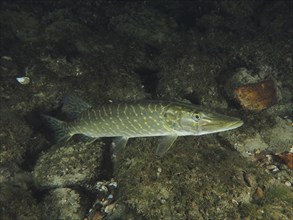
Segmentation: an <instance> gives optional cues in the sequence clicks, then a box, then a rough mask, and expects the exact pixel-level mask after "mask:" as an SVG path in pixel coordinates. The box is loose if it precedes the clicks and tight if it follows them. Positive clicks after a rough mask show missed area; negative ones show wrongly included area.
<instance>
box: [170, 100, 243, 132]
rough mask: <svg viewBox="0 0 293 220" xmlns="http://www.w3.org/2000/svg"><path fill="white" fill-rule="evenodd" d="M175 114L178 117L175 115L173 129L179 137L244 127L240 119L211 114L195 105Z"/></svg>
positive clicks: (183, 108)
mask: <svg viewBox="0 0 293 220" xmlns="http://www.w3.org/2000/svg"><path fill="white" fill-rule="evenodd" d="M174 113H175V115H176V116H174V115H173V129H174V130H176V132H177V133H178V134H179V135H204V134H211V133H217V132H222V131H228V130H232V129H235V128H238V127H240V126H241V125H243V121H242V120H241V119H240V118H236V117H230V116H226V115H223V114H219V113H215V112H211V111H208V110H206V109H204V108H202V107H200V106H195V105H189V106H183V107H181V108H180V110H176V111H174ZM174 125H175V126H174Z"/></svg>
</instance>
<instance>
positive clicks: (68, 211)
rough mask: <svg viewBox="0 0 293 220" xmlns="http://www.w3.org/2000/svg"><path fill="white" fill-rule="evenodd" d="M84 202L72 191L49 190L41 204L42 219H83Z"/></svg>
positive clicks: (65, 189)
mask: <svg viewBox="0 0 293 220" xmlns="http://www.w3.org/2000/svg"><path fill="white" fill-rule="evenodd" d="M84 205H86V203H85V200H84V199H83V197H82V196H81V194H80V193H78V192H77V191H76V190H74V189H70V188H58V189H54V190H51V191H50V192H49V193H48V194H47V195H46V196H45V198H44V199H43V200H42V202H41V210H42V219H44V220H51V219H68V220H69V219H70V220H80V219H83V218H84V217H85V214H86V209H85V206H84Z"/></svg>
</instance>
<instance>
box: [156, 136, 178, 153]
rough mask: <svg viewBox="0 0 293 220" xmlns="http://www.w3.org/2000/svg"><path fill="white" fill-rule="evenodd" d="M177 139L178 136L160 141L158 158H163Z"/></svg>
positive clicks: (167, 137)
mask: <svg viewBox="0 0 293 220" xmlns="http://www.w3.org/2000/svg"><path fill="white" fill-rule="evenodd" d="M177 137H178V136H176V135H174V136H165V137H161V138H160V140H159V145H158V147H157V149H156V152H155V154H156V156H157V157H162V156H163V155H164V154H165V153H166V152H167V151H168V150H169V149H170V147H171V146H172V145H173V143H174V142H175V140H176V139H177Z"/></svg>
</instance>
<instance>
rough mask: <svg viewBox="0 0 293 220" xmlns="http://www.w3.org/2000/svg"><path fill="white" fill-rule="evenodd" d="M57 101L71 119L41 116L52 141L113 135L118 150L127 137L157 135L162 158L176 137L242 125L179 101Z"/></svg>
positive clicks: (225, 129) (236, 121)
mask: <svg viewBox="0 0 293 220" xmlns="http://www.w3.org/2000/svg"><path fill="white" fill-rule="evenodd" d="M61 104H62V107H61V110H62V111H63V112H64V113H65V114H66V115H67V116H68V117H69V118H71V119H73V120H72V121H71V122H64V121H60V120H58V119H56V118H53V117H51V116H48V115H43V118H44V119H45V121H46V122H47V124H48V126H49V128H50V129H51V130H53V133H54V137H55V140H56V142H60V141H67V140H69V139H70V138H71V137H72V136H73V135H75V134H82V135H84V136H87V137H88V138H90V139H91V141H94V140H96V139H97V138H101V137H115V139H114V140H113V145H114V146H115V149H114V153H115V152H120V150H121V149H123V148H124V147H125V145H126V143H127V141H128V139H129V138H136V137H154V136H160V140H159V144H158V146H157V149H156V152H155V154H156V156H158V157H162V156H163V155H164V154H165V153H166V152H167V151H168V150H169V149H170V147H171V146H172V144H173V143H174V141H175V140H176V139H177V137H178V136H188V135H193V136H198V135H205V134H211V133H216V132H222V131H227V130H231V129H235V128H238V127H240V126H241V125H242V124H243V122H242V121H241V120H240V119H239V118H235V117H229V116H226V115H222V114H218V113H212V112H210V111H208V110H207V109H205V108H203V107H201V106H197V105H192V104H186V103H181V102H168V101H138V102H118V103H115V102H113V103H107V104H104V105H100V106H97V107H92V106H91V105H89V104H87V103H85V102H84V101H82V100H81V99H79V98H77V97H73V96H66V97H64V98H63V100H62V101H61Z"/></svg>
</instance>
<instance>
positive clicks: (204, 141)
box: [115, 135, 267, 219]
mask: <svg viewBox="0 0 293 220" xmlns="http://www.w3.org/2000/svg"><path fill="white" fill-rule="evenodd" d="M155 143H156V141H155V140H154V139H152V141H149V140H147V139H144V140H133V141H131V142H130V144H129V145H128V146H127V147H126V151H125V152H124V153H123V154H122V155H121V157H122V158H123V159H122V160H119V157H118V162H117V164H118V166H117V167H116V171H115V177H116V179H117V181H118V186H119V188H118V190H119V201H120V202H121V201H123V202H124V203H125V204H127V206H128V207H130V208H131V209H133V210H135V211H136V212H138V213H141V214H142V215H143V216H145V217H146V218H147V219H204V218H205V217H206V216H209V217H210V218H221V219H224V218H233V219H237V218H240V217H241V215H240V214H239V213H238V204H241V203H249V201H250V200H251V195H252V194H253V191H254V190H255V188H254V187H248V186H247V184H246V182H245V180H244V177H243V171H247V172H248V173H249V172H250V171H251V168H252V166H251V164H249V163H248V162H247V161H246V160H243V158H242V157H241V156H240V155H239V153H238V152H236V151H233V150H229V149H225V148H223V147H221V144H220V143H219V142H218V141H216V140H215V138H213V136H212V135H210V136H206V137H194V138H193V137H188V138H179V139H178V140H177V141H176V143H175V145H174V146H173V147H172V148H171V149H170V150H169V151H168V153H167V154H166V155H165V156H164V157H163V158H162V159H156V158H155V157H154V154H153V151H154V147H153V145H155ZM252 175H254V176H255V177H256V179H258V178H259V177H260V176H262V178H263V180H262V181H264V179H266V178H267V177H265V174H264V173H263V172H261V171H259V173H252Z"/></svg>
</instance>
